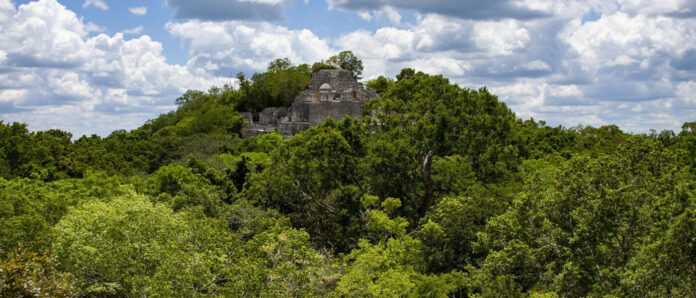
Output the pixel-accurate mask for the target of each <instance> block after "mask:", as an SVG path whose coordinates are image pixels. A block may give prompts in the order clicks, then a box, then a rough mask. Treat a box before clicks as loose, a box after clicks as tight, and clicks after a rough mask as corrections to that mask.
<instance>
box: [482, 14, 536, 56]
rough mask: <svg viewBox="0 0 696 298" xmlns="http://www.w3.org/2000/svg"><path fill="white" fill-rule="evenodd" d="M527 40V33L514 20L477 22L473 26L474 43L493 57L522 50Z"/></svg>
mask: <svg viewBox="0 0 696 298" xmlns="http://www.w3.org/2000/svg"><path fill="white" fill-rule="evenodd" d="M529 40H530V36H529V31H528V30H527V29H525V28H522V27H520V26H519V25H518V23H517V22H516V21H514V20H505V21H500V22H478V23H476V24H475V25H474V43H475V44H476V46H478V47H479V48H480V49H485V50H487V51H488V52H489V53H491V54H493V55H510V54H512V53H513V52H514V51H516V50H520V49H524V48H525V47H526V46H527V43H528V42H529Z"/></svg>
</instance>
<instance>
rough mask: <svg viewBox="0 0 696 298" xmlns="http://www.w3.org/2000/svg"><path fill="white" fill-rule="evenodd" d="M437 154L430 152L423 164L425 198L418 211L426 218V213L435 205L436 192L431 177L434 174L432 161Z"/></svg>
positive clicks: (424, 158)
mask: <svg viewBox="0 0 696 298" xmlns="http://www.w3.org/2000/svg"><path fill="white" fill-rule="evenodd" d="M434 154H435V153H434V152H433V151H432V150H430V151H428V153H426V154H425V156H424V157H423V160H422V163H421V175H422V176H423V198H422V200H421V205H420V208H419V210H418V215H419V216H420V217H423V216H425V213H426V212H428V209H430V205H432V203H433V195H434V194H433V193H434V192H435V186H434V185H433V184H434V183H433V179H432V176H431V172H432V161H433V155H434ZM421 156H423V154H422V153H421Z"/></svg>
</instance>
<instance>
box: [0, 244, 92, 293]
mask: <svg viewBox="0 0 696 298" xmlns="http://www.w3.org/2000/svg"><path fill="white" fill-rule="evenodd" d="M56 265H57V262H56V258H55V256H53V255H50V254H48V255H45V254H39V253H35V252H30V251H28V250H26V249H24V248H16V249H14V250H13V251H12V252H11V253H8V254H7V255H5V254H3V253H2V251H0V296H3V297H78V296H79V291H78V288H77V285H76V281H75V278H74V277H73V276H72V275H71V274H69V273H63V272H59V271H58V270H57V269H56Z"/></svg>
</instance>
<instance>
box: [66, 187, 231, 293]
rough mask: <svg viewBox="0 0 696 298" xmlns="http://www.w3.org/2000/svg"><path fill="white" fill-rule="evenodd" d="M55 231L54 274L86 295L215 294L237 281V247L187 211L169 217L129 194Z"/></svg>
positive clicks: (89, 208) (73, 216) (221, 229)
mask: <svg viewBox="0 0 696 298" xmlns="http://www.w3.org/2000/svg"><path fill="white" fill-rule="evenodd" d="M55 230H56V234H57V237H56V241H55V244H54V248H55V251H56V256H57V257H58V260H59V261H60V264H61V265H60V266H61V269H63V270H65V271H68V272H71V273H73V274H74V275H75V276H76V277H78V278H79V279H80V280H81V281H82V284H81V288H82V290H83V291H84V293H85V295H88V296H90V295H111V296H143V295H147V296H150V295H153V294H156V293H159V294H162V295H165V296H169V295H174V294H176V295H184V296H190V295H200V294H215V293H216V292H218V291H223V290H224V291H228V290H229V291H231V290H233V289H234V288H235V286H236V285H238V284H240V283H242V282H243V280H242V281H240V279H242V277H241V274H242V273H241V272H243V270H242V268H244V267H245V265H244V264H242V263H237V261H238V260H243V258H242V257H241V255H242V251H241V248H240V246H239V243H240V240H239V239H238V238H237V237H235V236H234V235H232V234H230V233H229V229H228V227H227V224H226V223H225V222H224V221H221V220H216V219H210V218H207V217H205V216H203V215H202V211H201V210H196V209H195V208H194V209H189V211H187V212H186V213H178V214H175V213H174V212H173V211H172V210H171V209H169V208H168V207H166V206H164V205H161V204H153V203H151V202H150V201H149V200H148V199H147V198H145V197H144V196H142V195H137V194H135V193H133V192H131V193H129V194H127V195H124V196H120V197H117V198H115V199H114V200H113V201H111V202H109V203H105V202H98V201H97V202H90V203H87V204H84V205H82V206H80V207H78V208H75V209H72V210H71V211H70V212H69V213H68V214H67V215H66V216H65V217H64V218H63V219H62V220H61V221H60V222H59V223H58V224H57V225H56V226H55ZM227 286H229V287H227ZM226 287H227V288H226ZM224 291H223V292H224Z"/></svg>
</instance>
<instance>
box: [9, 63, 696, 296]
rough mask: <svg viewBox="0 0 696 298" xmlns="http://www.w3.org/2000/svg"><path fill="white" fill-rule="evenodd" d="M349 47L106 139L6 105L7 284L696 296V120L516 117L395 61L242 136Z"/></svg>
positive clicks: (193, 290) (214, 292)
mask: <svg viewBox="0 0 696 298" xmlns="http://www.w3.org/2000/svg"><path fill="white" fill-rule="evenodd" d="M322 68H345V69H349V70H351V71H353V74H354V76H355V77H356V78H359V77H360V75H361V71H362V68H363V67H362V63H361V62H360V60H358V59H357V58H355V57H354V56H353V55H352V53H350V52H343V53H341V54H339V55H337V56H334V57H331V58H328V59H327V60H325V61H321V62H318V63H315V64H314V65H312V66H309V65H306V64H303V65H293V64H292V63H291V62H290V61H289V60H287V59H279V60H276V61H273V62H272V63H271V64H270V65H269V67H268V69H267V71H266V72H263V73H257V74H254V75H253V76H251V77H250V78H247V77H245V76H244V75H243V74H241V73H240V74H239V75H238V79H239V82H240V83H239V85H238V86H235V87H234V88H233V87H232V86H223V87H221V88H217V87H213V88H211V89H210V90H208V91H205V92H204V91H193V90H191V91H188V92H186V93H185V94H183V95H182V96H181V97H179V98H177V99H176V105H177V108H176V110H174V111H172V112H169V113H167V114H163V115H160V116H159V117H157V118H155V119H152V120H150V121H147V122H146V123H144V124H143V125H142V126H141V127H139V128H137V129H134V130H131V131H124V130H119V131H114V132H113V133H112V134H110V135H109V136H107V137H100V136H97V135H92V136H82V137H79V138H75V139H73V136H72V135H71V134H70V133H68V132H65V131H61V130H47V131H38V132H30V131H29V130H28V129H27V126H26V124H22V123H4V122H2V121H0V236H1V237H0V296H4V297H22V296H44V295H48V296H105V297H106V296H118V297H135V296H141V297H145V296H165V297H166V296H231V297H239V296H282V297H287V296H292V297H305V296H380V297H381V296H387V297H396V296H399V297H403V296H426V297H445V296H451V297H468V296H481V297H509V296H533V297H557V296H569V297H578V296H604V295H609V296H628V297H643V296H668V297H669V296H672V297H695V296H696V189H695V186H696V179H695V178H696V122H690V123H685V124H684V125H683V126H682V130H681V131H680V132H678V133H676V132H673V131H662V132H651V133H649V134H631V133H625V132H623V131H621V130H620V129H619V128H618V127H617V126H614V125H610V126H602V127H599V128H595V127H580V126H578V127H572V128H566V127H561V126H557V127H552V126H548V125H546V123H545V122H543V121H535V120H534V119H529V120H523V119H520V118H518V117H516V115H515V114H514V113H513V112H512V111H511V110H510V109H509V108H508V107H507V106H506V105H505V104H504V103H503V102H501V101H499V100H498V99H497V97H496V96H495V95H493V94H491V93H490V92H489V91H488V90H487V89H486V88H481V89H478V90H472V89H468V88H463V87H460V86H458V85H456V84H452V83H450V82H449V80H448V79H446V78H444V77H443V76H441V75H429V74H425V73H422V72H416V71H414V70H413V69H409V68H406V69H403V70H402V71H401V73H400V74H399V75H397V76H396V77H395V78H393V79H392V78H386V77H379V78H377V79H375V80H371V81H369V82H367V83H366V84H367V86H368V87H370V88H373V89H375V90H377V91H378V92H379V94H380V95H381V97H379V98H375V99H373V100H372V101H370V102H369V103H366V104H365V105H364V106H363V111H364V115H365V116H364V117H363V118H362V119H357V118H344V119H342V120H340V121H335V120H333V119H330V118H329V119H327V120H326V121H325V122H323V123H322V124H320V125H318V126H316V127H313V128H311V129H309V130H306V131H304V132H302V133H300V134H298V135H295V136H293V137H291V138H288V139H284V138H283V137H282V136H280V135H279V134H277V133H269V134H264V135H261V136H259V137H250V138H240V137H239V134H240V130H241V129H242V127H243V126H244V125H245V120H244V119H243V118H242V117H240V116H239V114H238V112H239V111H259V110H261V109H263V108H264V107H269V106H283V105H288V104H289V103H290V102H291V101H292V99H293V98H294V97H295V96H297V94H299V92H300V91H301V90H302V89H303V88H304V85H305V84H307V82H308V81H309V79H310V76H311V73H312V72H313V71H316V70H317V69H322Z"/></svg>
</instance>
